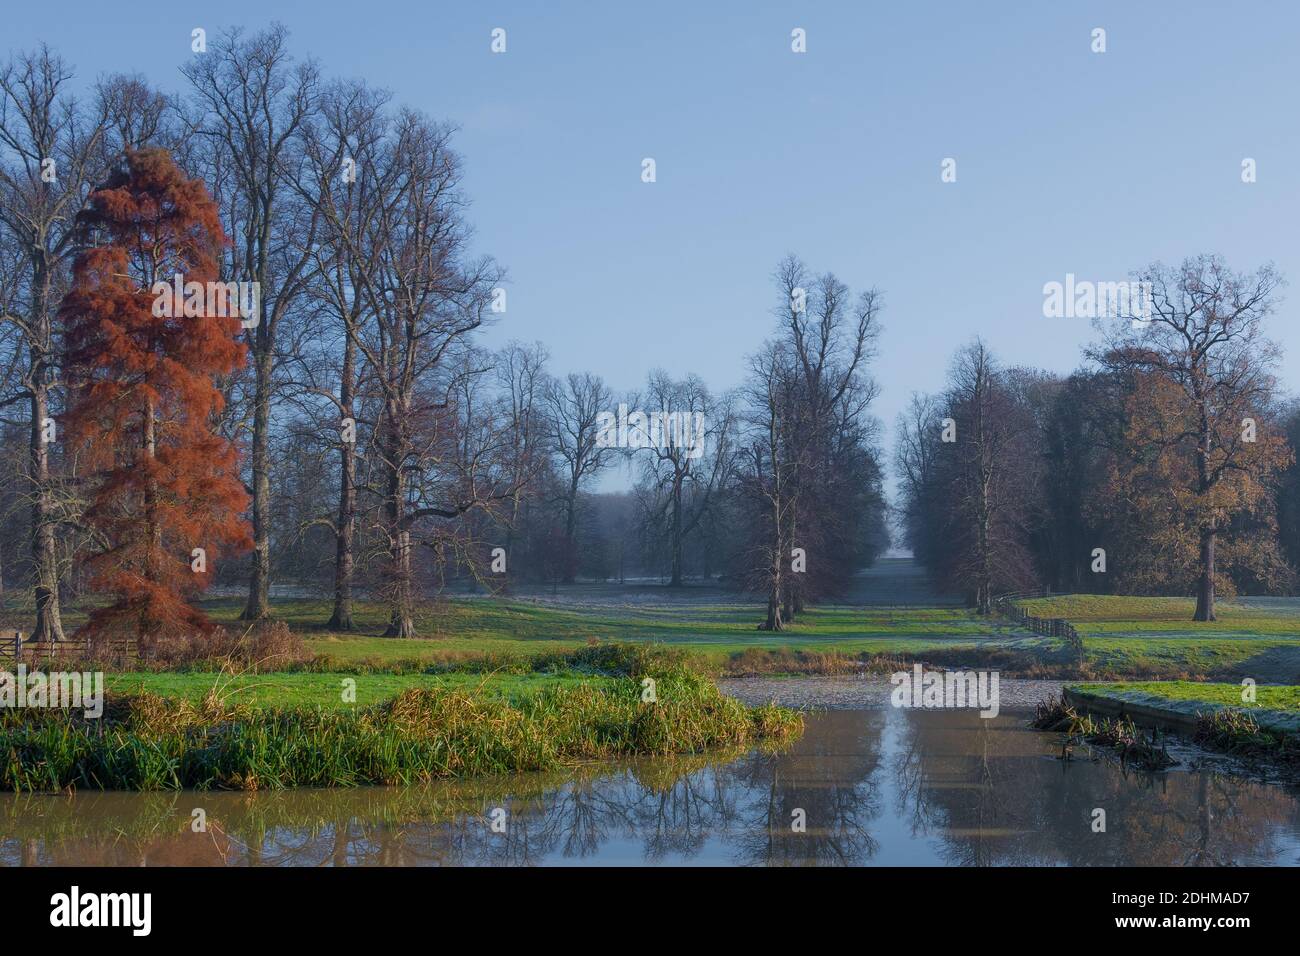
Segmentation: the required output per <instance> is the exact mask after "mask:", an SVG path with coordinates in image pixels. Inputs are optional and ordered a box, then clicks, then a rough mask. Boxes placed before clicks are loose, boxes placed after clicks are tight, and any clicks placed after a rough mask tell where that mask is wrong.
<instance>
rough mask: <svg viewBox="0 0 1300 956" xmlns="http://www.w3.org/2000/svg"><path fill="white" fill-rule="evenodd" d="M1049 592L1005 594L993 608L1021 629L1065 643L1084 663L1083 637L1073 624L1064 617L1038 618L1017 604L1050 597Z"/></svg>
mask: <svg viewBox="0 0 1300 956" xmlns="http://www.w3.org/2000/svg"><path fill="white" fill-rule="evenodd" d="M1050 595H1051V592H1049V591H1022V592H1018V593H1015V594H1003V595H1000V596H999V597H997V598H995V599H994V600H993V606H994V608H995V609H996V610H997V612H998V613H999V614H1001V615H1002V616H1003V617H1006V618H1009V619H1010V620H1012V621H1014V622H1015V623H1016V624H1019V625H1020V626H1021V627H1024V628H1028V629H1029V630H1031V631H1033V632H1034V633H1035V634H1041V635H1043V636H1044V637H1056V638H1060V639H1061V640H1062V641H1064V642H1065V646H1066V647H1067V648H1069V650H1070V652H1071V653H1072V654H1074V656H1075V657H1076V658H1078V660H1079V663H1083V637H1082V635H1080V634H1079V632H1078V630H1077V629H1076V628H1075V626H1074V625H1073V624H1071V623H1070V622H1069V621H1067V620H1066V619H1065V618H1063V617H1036V616H1035V615H1033V614H1030V613H1029V612H1028V611H1026V610H1025V609H1024V608H1022V607H1020V606H1019V605H1018V604H1016V602H1017V601H1032V600H1034V599H1035V598H1041V597H1050Z"/></svg>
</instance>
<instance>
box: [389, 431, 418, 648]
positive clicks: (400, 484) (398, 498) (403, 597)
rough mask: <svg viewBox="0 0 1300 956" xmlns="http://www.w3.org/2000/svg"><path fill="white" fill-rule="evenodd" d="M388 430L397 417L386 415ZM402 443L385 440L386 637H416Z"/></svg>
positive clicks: (393, 439) (395, 439) (394, 438)
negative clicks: (387, 612) (400, 446)
mask: <svg viewBox="0 0 1300 956" xmlns="http://www.w3.org/2000/svg"><path fill="white" fill-rule="evenodd" d="M386 418H387V421H388V423H389V424H388V426H387V427H388V428H390V429H391V428H395V427H396V426H395V425H394V424H392V423H393V422H395V421H396V420H397V415H396V413H395V412H393V411H392V410H391V409H390V411H389V413H388V414H387V416H386ZM399 444H400V440H399V439H398V438H397V437H396V436H393V435H390V436H389V437H388V439H387V440H386V441H385V448H384V462H385V465H384V467H385V470H386V471H387V473H388V474H387V481H386V482H385V489H384V523H385V525H386V526H387V529H388V582H387V583H388V606H389V616H388V630H386V631H384V637H401V638H406V637H415V607H414V597H413V594H412V590H411V532H410V530H409V529H408V528H407V527H406V526H405V520H406V478H405V476H404V475H403V473H402V462H403V456H402V454H401V453H400V449H399Z"/></svg>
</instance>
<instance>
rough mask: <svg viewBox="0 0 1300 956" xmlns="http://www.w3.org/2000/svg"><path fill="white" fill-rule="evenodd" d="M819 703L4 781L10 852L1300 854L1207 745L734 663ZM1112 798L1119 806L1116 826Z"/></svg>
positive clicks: (751, 857)
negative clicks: (798, 733) (578, 733)
mask: <svg viewBox="0 0 1300 956" xmlns="http://www.w3.org/2000/svg"><path fill="white" fill-rule="evenodd" d="M725 686H726V687H727V689H728V690H729V692H731V693H734V694H736V695H737V696H739V697H742V698H745V699H753V700H768V699H773V698H775V699H777V700H779V701H781V702H787V703H793V704H803V705H816V706H817V707H819V708H822V709H819V710H818V711H816V712H814V713H813V714H811V715H810V716H809V718H808V722H807V730H806V732H805V734H804V735H803V737H802V738H801V739H800V740H798V741H797V742H796V743H794V744H793V745H792V746H790V747H788V748H787V749H785V750H783V751H781V752H775V753H764V752H761V751H749V752H738V753H727V754H715V755H711V756H709V757H706V758H678V759H650V760H638V761H634V762H629V763H622V764H617V765H609V764H604V765H599V766H592V767H584V768H580V769H577V770H574V771H571V772H568V773H566V774H560V775H528V776H519V777H513V778H507V779H490V780H477V781H469V782H445V783H438V784H435V785H430V786H424V787H412V788H365V789H356V790H328V791H325V790H310V791H292V792H281V793H252V794H249V793H193V792H187V793H166V794H136V793H78V794H75V795H71V796H69V795H62V796H37V795H13V794H6V795H3V796H2V797H0V864H3V865H9V866H13V865H96V866H139V865H190V866H194V865H199V866H207V865H211V866H250V865H251V866H318V865H329V864H336V865H349V866H355V865H376V864H377V865H387V866H444V865H545V864H568V865H574V864H614V865H620V864H630V865H655V864H726V865H731V864H738V865H829V866H842V865H949V866H951V865H957V866H990V865H1006V864H1013V865H1071V866H1089V865H1107V866H1143V865H1232V864H1250V865H1266V864H1274V865H1290V866H1294V865H1297V864H1300V795H1298V794H1297V793H1296V792H1295V791H1294V790H1290V789H1287V788H1285V787H1283V786H1280V785H1277V784H1274V783H1262V782H1257V781H1252V780H1249V779H1243V778H1239V777H1233V776H1228V775H1224V774H1222V773H1219V772H1217V770H1216V769H1214V766H1213V762H1212V761H1210V762H1208V764H1209V765H1208V766H1204V765H1202V764H1203V763H1207V762H1205V761H1199V762H1198V759H1197V757H1196V755H1195V753H1194V752H1193V751H1190V750H1189V751H1186V752H1183V753H1181V754H1180V756H1182V757H1183V758H1184V762H1183V765H1182V766H1181V767H1179V768H1175V769H1173V770H1171V771H1169V772H1166V773H1163V774H1148V773H1141V772H1137V771H1133V770H1131V769H1126V768H1124V767H1121V766H1120V765H1119V764H1118V763H1117V762H1116V761H1114V760H1113V759H1110V758H1109V757H1103V756H1101V755H1100V754H1098V755H1095V756H1096V757H1097V759H1093V757H1094V755H1091V754H1090V753H1089V750H1088V748H1086V747H1085V748H1078V749H1076V751H1075V756H1074V759H1073V760H1071V761H1068V762H1066V761H1063V760H1061V759H1059V754H1060V737H1059V735H1057V734H1049V733H1043V732H1039V731H1035V730H1032V729H1030V728H1029V726H1028V716H1029V714H1030V712H1031V707H1032V703H1033V701H1034V700H1036V699H1038V698H1039V697H1041V696H1043V695H1045V694H1047V693H1051V692H1054V690H1055V688H1054V687H1053V686H1052V685H1049V684H1045V683H1042V682H1028V681H1009V680H1008V681H1003V682H1002V708H1001V712H1000V713H999V715H998V716H997V717H995V718H992V719H983V718H981V717H980V716H979V715H978V713H977V712H976V711H973V710H960V711H958V710H904V709H895V708H893V707H890V706H888V703H887V700H888V686H887V685H882V684H881V683H880V682H878V681H866V680H815V679H805V680H791V681H733V682H728V683H727V684H726V685H725ZM1097 810H1102V811H1104V813H1105V829H1104V831H1098V829H1097V826H1096V822H1095V821H1097V819H1098V817H1097V815H1096V812H1095V811H1097Z"/></svg>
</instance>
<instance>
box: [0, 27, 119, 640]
mask: <svg viewBox="0 0 1300 956" xmlns="http://www.w3.org/2000/svg"><path fill="white" fill-rule="evenodd" d="M71 81H72V72H71V70H70V68H69V67H68V66H67V65H66V64H65V63H64V62H63V61H62V60H61V59H60V58H59V57H58V56H57V55H55V54H54V53H52V52H51V51H50V50H49V49H48V48H46V47H42V48H40V49H39V50H36V51H34V52H32V53H25V54H20V55H18V56H16V57H14V58H13V59H11V60H10V61H9V62H8V63H7V64H6V65H4V67H3V68H0V226H2V227H3V228H4V230H5V231H6V233H7V234H8V236H9V239H10V242H11V251H14V252H17V253H18V254H19V255H20V256H21V266H20V269H21V278H20V288H19V289H17V290H15V294H14V295H11V296H10V298H9V303H8V309H10V310H11V311H6V313H5V315H4V317H3V318H4V322H5V323H6V325H7V326H9V327H11V328H13V329H16V330H17V332H18V335H19V337H20V339H21V343H22V350H23V351H25V353H26V355H25V360H24V363H23V367H22V368H21V371H20V374H19V375H18V376H17V377H16V378H15V379H13V380H12V381H11V382H10V384H11V385H14V386H15V387H14V388H13V389H12V390H11V391H10V392H9V393H8V395H6V396H5V397H4V399H3V404H4V405H5V406H13V405H17V404H25V405H26V406H27V409H28V422H27V425H28V463H27V475H26V479H27V482H26V483H27V486H28V492H27V493H28V496H29V498H30V503H31V514H32V519H31V535H32V537H31V553H32V575H33V581H34V589H33V590H34V594H35V603H36V622H35V626H34V627H33V630H32V637H33V638H34V639H35V640H38V641H58V640H62V639H63V636H64V635H63V623H62V618H61V615H60V611H59V564H58V557H57V552H56V546H55V545H56V537H57V528H58V524H59V521H60V508H59V504H58V501H57V495H56V492H55V488H54V479H53V475H52V470H51V461H50V452H51V449H50V445H51V441H50V440H49V439H50V437H51V432H50V430H51V428H52V427H53V421H54V418H53V416H54V413H55V408H54V400H55V389H56V387H57V386H56V383H57V378H58V350H59V344H58V334H57V330H56V329H55V327H54V322H53V316H54V312H55V309H56V307H57V305H58V298H59V295H60V292H59V289H60V286H61V284H62V283H63V281H64V278H65V276H66V269H67V265H68V263H69V262H70V261H71V258H72V257H73V256H74V255H75V254H76V252H77V241H78V239H77V235H78V234H77V230H76V225H77V217H78V215H79V213H80V212H81V210H82V209H83V208H84V207H85V204H86V200H87V197H88V196H89V194H90V192H91V190H92V189H93V188H94V186H95V185H97V184H98V182H99V181H100V180H101V179H102V178H103V176H104V174H105V172H106V166H105V154H106V148H105V131H106V127H107V125H108V123H109V118H110V107H111V101H110V98H109V97H108V96H107V95H105V93H104V90H103V89H101V95H100V97H99V101H98V103H97V104H96V108H95V109H93V110H89V111H88V110H85V109H83V108H82V106H81V105H80V104H79V103H78V102H77V100H76V99H75V98H74V97H73V96H72V95H71V93H70V92H69V86H70V84H71Z"/></svg>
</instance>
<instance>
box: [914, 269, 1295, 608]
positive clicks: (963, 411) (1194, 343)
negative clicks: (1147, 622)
mask: <svg viewBox="0 0 1300 956" xmlns="http://www.w3.org/2000/svg"><path fill="white" fill-rule="evenodd" d="M1139 279H1140V281H1145V282H1149V283H1150V284H1151V288H1152V289H1153V303H1152V307H1151V309H1150V314H1149V315H1125V316H1120V317H1118V318H1117V319H1110V320H1100V321H1098V322H1097V325H1098V329H1099V333H1100V334H1099V335H1098V337H1097V341H1096V343H1095V345H1094V346H1093V347H1092V348H1090V349H1089V350H1088V352H1087V359H1088V363H1087V364H1086V365H1085V366H1084V367H1083V368H1081V369H1079V370H1078V371H1077V372H1075V373H1073V374H1072V375H1069V376H1064V377H1062V376H1058V375H1053V374H1051V373H1047V372H1042V371H1038V370H1034V369H1024V368H1005V367H1002V366H1001V365H999V364H998V362H997V361H996V358H995V356H994V355H993V354H992V353H991V351H990V349H989V348H988V347H987V346H986V345H985V344H984V343H983V342H981V341H976V342H974V343H972V344H970V345H968V346H966V347H965V348H963V349H961V350H960V351H959V352H958V353H957V355H956V356H955V358H954V360H953V363H952V367H951V371H950V372H949V376H948V382H949V384H948V386H947V388H946V389H945V390H944V391H942V392H941V393H939V394H936V395H916V396H914V397H913V399H912V402H911V405H910V407H909V409H908V410H907V412H906V413H905V414H904V415H902V416H900V419H899V422H898V429H897V446H896V450H895V465H896V469H897V473H898V476H899V480H900V483H901V490H902V500H901V502H900V509H899V510H900V513H901V519H902V520H901V523H902V525H903V528H904V532H905V536H906V540H907V542H908V544H909V545H910V546H911V547H912V548H913V549H914V551H915V553H916V555H917V557H918V558H919V560H920V561H921V562H923V564H924V565H925V567H926V568H927V569H928V571H929V573H930V575H931V576H932V577H933V578H934V580H935V581H936V583H938V584H939V585H940V586H941V587H943V588H945V589H948V590H950V591H953V592H958V593H961V594H964V595H965V596H966V597H967V599H968V600H969V602H970V603H971V604H972V605H974V606H976V607H978V609H979V610H980V611H981V612H982V613H988V612H989V610H990V607H991V602H992V600H993V597H994V596H995V595H997V594H998V593H1006V592H1016V591H1028V590H1034V589H1039V588H1044V589H1050V590H1052V591H1057V592H1097V593H1120V594H1153V595H1195V596H1196V599H1197V604H1196V609H1195V612H1194V617H1195V619H1196V620H1201V621H1207V620H1214V617H1215V601H1216V598H1217V597H1220V596H1225V595H1226V596H1230V595H1234V594H1239V593H1249V594H1282V593H1289V592H1290V591H1291V590H1292V589H1293V588H1294V587H1295V583H1296V570H1297V568H1300V468H1298V467H1297V465H1296V459H1295V451H1294V449H1295V448H1296V447H1298V445H1297V442H1298V440H1300V406H1297V405H1296V404H1295V402H1293V401H1290V402H1289V401H1287V400H1285V398H1284V396H1282V395H1281V394H1280V392H1279V389H1278V386H1277V382H1276V379H1275V371H1276V368H1277V363H1278V350H1277V347H1276V346H1275V345H1274V344H1273V343H1272V342H1271V341H1270V340H1269V339H1268V338H1267V336H1266V334H1265V328H1264V325H1265V320H1266V319H1267V317H1268V316H1269V315H1270V314H1271V313H1272V312H1273V310H1274V308H1275V306H1276V304H1277V293H1278V289H1279V286H1280V284H1281V279H1280V278H1279V276H1278V275H1277V274H1276V273H1275V272H1274V271H1273V269H1272V268H1270V267H1264V268H1260V269H1258V270H1256V271H1255V272H1253V273H1238V272H1234V271H1233V270H1231V269H1230V268H1229V267H1228V266H1227V264H1226V263H1224V262H1223V260H1222V259H1220V258H1218V257H1215V256H1200V257H1197V258H1192V259H1188V260H1187V261H1185V262H1183V263H1182V264H1180V265H1178V266H1175V267H1169V266H1164V265H1159V264H1157V265H1154V266H1151V267H1150V268H1148V269H1147V270H1145V271H1144V272H1143V273H1142V274H1141V275H1140V276H1139Z"/></svg>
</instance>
